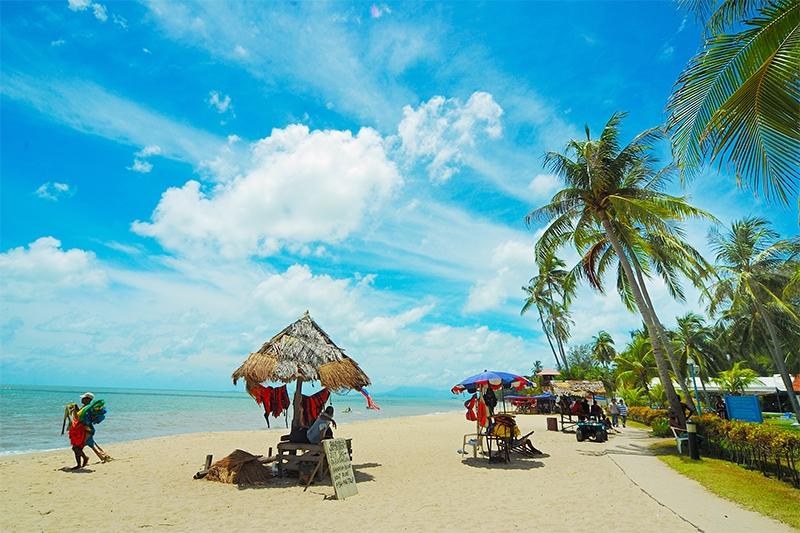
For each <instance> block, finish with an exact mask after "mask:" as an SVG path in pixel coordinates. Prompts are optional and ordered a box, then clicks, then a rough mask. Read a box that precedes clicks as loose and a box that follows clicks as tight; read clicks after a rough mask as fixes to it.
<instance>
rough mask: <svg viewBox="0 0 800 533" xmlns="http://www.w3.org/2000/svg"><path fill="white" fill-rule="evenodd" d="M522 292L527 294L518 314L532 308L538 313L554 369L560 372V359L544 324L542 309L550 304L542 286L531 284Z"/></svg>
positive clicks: (546, 325)
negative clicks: (551, 354) (553, 360)
mask: <svg viewBox="0 0 800 533" xmlns="http://www.w3.org/2000/svg"><path fill="white" fill-rule="evenodd" d="M522 290H523V291H525V293H526V294H527V298H526V299H525V303H524V304H523V306H522V310H521V311H520V314H521V315H524V314H525V313H527V312H528V311H530V309H531V308H532V307H536V311H537V312H538V313H539V322H540V323H541V324H542V331H543V332H544V335H545V337H546V338H547V344H549V345H550V351H552V352H553V359H555V362H556V367H557V368H558V370H559V371H560V370H561V359H559V357H558V352H556V349H555V346H553V337H552V334H551V333H550V326H549V325H548V324H547V323H546V322H545V319H544V310H543V309H544V308H545V307H546V306H548V305H549V304H550V302H549V300H547V299H546V297H545V294H544V291H543V286H542V285H540V284H531V285H529V286H527V287H522Z"/></svg>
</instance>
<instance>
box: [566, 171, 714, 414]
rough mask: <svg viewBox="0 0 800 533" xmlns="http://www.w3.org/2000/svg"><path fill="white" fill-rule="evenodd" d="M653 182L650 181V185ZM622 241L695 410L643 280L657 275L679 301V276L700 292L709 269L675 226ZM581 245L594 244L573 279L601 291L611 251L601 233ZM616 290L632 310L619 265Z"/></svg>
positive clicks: (636, 231)
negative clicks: (687, 280) (585, 281)
mask: <svg viewBox="0 0 800 533" xmlns="http://www.w3.org/2000/svg"><path fill="white" fill-rule="evenodd" d="M653 183H654V182H651V186H652V185H653ZM620 237H621V239H620V240H621V242H622V243H623V245H624V247H625V249H626V251H628V253H629V254H630V260H631V264H632V266H633V270H634V272H635V274H636V279H637V282H638V283H639V287H640V289H641V291H642V296H643V297H644V301H645V304H646V305H647V307H648V308H649V309H650V311H651V312H652V313H653V315H654V317H655V318H656V322H655V328H656V332H657V336H658V342H659V343H660V345H661V349H662V350H663V351H664V353H665V354H666V355H667V358H668V359H669V362H670V366H671V367H672V371H673V373H674V375H675V377H676V379H677V380H678V383H679V384H680V387H681V389H682V391H683V394H684V397H685V398H687V400H686V401H687V402H688V403H689V404H690V405H691V406H692V409H694V405H693V402H692V399H691V394H690V392H689V388H688V386H687V384H686V383H687V382H686V373H685V372H684V370H685V365H681V364H680V362H679V360H678V358H677V357H676V356H675V354H674V353H673V349H672V345H671V343H670V342H669V340H668V336H667V333H666V329H665V328H664V326H663V325H662V324H661V322H660V321H658V317H657V315H656V314H655V307H654V306H653V302H652V300H651V298H650V294H649V291H648V289H647V283H646V281H645V279H646V278H649V277H650V276H651V275H652V274H653V273H656V274H658V275H659V276H660V277H661V278H662V279H663V280H664V283H665V285H666V286H667V288H668V290H669V292H670V294H671V295H672V296H673V297H674V298H676V299H678V300H680V301H682V300H684V292H683V287H682V284H681V281H680V279H679V274H682V275H683V276H684V277H686V278H688V279H689V280H690V281H691V282H692V283H693V284H694V285H695V286H696V287H698V288H699V289H700V290H701V291H702V290H705V280H706V279H708V277H709V275H710V272H711V270H712V267H711V265H709V264H708V262H707V261H706V260H705V259H703V257H702V256H701V255H700V253H699V252H698V251H697V250H695V249H694V248H693V247H692V246H691V245H689V244H688V243H686V242H685V241H684V240H683V237H684V235H683V230H682V229H681V228H680V227H677V226H667V228H666V231H665V230H664V229H660V230H657V231H653V230H648V229H647V228H641V227H629V228H624V227H623V228H621V235H620ZM582 240H583V241H584V242H591V241H592V240H593V241H594V242H593V243H592V244H591V246H588V247H587V251H586V253H585V255H584V256H583V257H582V258H581V261H580V262H579V263H578V265H577V266H576V267H575V268H573V271H572V275H573V277H575V278H576V279H582V278H586V279H587V281H588V282H589V284H590V285H591V286H592V287H593V288H595V289H596V290H599V291H602V290H603V285H602V280H603V274H604V273H605V271H606V269H607V268H608V266H609V265H611V264H612V262H613V259H614V257H615V256H614V249H613V248H612V247H611V245H610V244H609V242H608V240H607V239H606V237H605V234H604V233H603V232H600V231H597V232H593V233H587V235H586V236H585V237H583V238H582ZM617 290H618V291H619V293H620V296H621V297H622V300H623V303H625V305H626V306H627V307H628V308H629V309H630V310H632V311H633V310H635V301H634V300H633V295H632V292H631V290H630V286H629V285H628V283H627V281H626V278H625V276H624V273H623V271H622V268H621V266H619V265H618V269H617Z"/></svg>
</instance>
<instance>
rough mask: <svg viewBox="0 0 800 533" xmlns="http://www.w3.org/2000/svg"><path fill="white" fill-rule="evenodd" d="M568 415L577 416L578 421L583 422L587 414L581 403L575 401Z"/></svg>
mask: <svg viewBox="0 0 800 533" xmlns="http://www.w3.org/2000/svg"><path fill="white" fill-rule="evenodd" d="M570 413H571V414H573V415H577V416H578V420H584V419H585V418H586V416H587V415H588V414H589V413H588V412H587V411H586V409H585V408H584V405H583V402H581V401H580V400H575V402H574V403H573V404H572V409H570Z"/></svg>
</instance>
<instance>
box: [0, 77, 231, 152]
mask: <svg viewBox="0 0 800 533" xmlns="http://www.w3.org/2000/svg"><path fill="white" fill-rule="evenodd" d="M0 92H2V94H4V95H5V96H7V97H8V98H11V99H13V100H16V101H20V102H25V103H27V104H28V105H30V106H31V107H33V108H34V109H36V110H38V111H39V112H40V113H42V114H43V115H44V116H45V117H47V118H48V119H49V120H51V121H54V122H57V123H61V124H65V125H67V126H69V127H71V128H73V129H75V130H77V131H80V132H83V133H89V134H93V135H98V136H100V137H104V138H107V139H112V140H115V141H117V142H122V143H126V144H129V145H133V146H145V145H148V144H156V145H158V146H159V147H160V148H161V149H162V155H164V156H165V157H169V158H172V159H178V160H181V161H188V162H190V163H193V164H200V163H201V162H202V161H205V160H206V159H208V158H209V157H212V156H213V154H217V153H218V152H219V150H220V148H222V147H223V146H225V144H226V142H225V139H223V138H220V137H217V136H215V135H213V134H210V133H208V132H206V131H203V130H199V129H195V128H192V127H190V126H187V125H186V124H184V123H182V122H179V121H176V120H172V119H171V118H169V117H166V116H164V115H161V114H159V113H156V112H154V111H152V110H151V109H148V108H146V107H143V106H141V105H139V104H137V103H134V102H132V101H130V100H126V99H124V98H122V97H120V96H117V95H115V94H113V93H111V92H109V91H107V90H106V89H104V88H103V87H100V86H98V85H96V84H94V83H91V82H87V81H83V80H66V79H54V78H51V77H48V78H37V77H33V76H29V75H26V74H22V73H18V72H14V73H4V75H3V83H2V84H0Z"/></svg>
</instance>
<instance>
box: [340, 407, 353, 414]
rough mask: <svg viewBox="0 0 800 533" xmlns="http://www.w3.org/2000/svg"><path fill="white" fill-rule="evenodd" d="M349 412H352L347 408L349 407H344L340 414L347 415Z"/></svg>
mask: <svg viewBox="0 0 800 533" xmlns="http://www.w3.org/2000/svg"><path fill="white" fill-rule="evenodd" d="M351 411H352V409H351V408H349V407H345V408H344V411H342V413H349V412H351Z"/></svg>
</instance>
